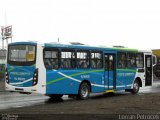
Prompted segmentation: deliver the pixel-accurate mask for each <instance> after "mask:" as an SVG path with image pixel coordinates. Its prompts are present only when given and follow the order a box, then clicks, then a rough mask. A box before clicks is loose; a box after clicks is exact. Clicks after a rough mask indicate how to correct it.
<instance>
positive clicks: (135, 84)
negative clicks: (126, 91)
mask: <svg viewBox="0 0 160 120" xmlns="http://www.w3.org/2000/svg"><path fill="white" fill-rule="evenodd" d="M139 88H140V84H139V81H138V80H135V81H134V84H133V89H132V94H137V93H138V92H139Z"/></svg>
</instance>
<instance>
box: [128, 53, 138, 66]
mask: <svg viewBox="0 0 160 120" xmlns="http://www.w3.org/2000/svg"><path fill="white" fill-rule="evenodd" d="M129 54H134V61H135V62H134V67H129V66H128V55H129ZM136 55H137V54H136V53H135V52H127V55H126V58H127V59H126V64H127V66H126V67H127V69H133V68H137V64H136Z"/></svg>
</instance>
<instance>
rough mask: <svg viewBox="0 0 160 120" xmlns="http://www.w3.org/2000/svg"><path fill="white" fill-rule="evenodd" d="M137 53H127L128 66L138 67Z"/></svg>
mask: <svg viewBox="0 0 160 120" xmlns="http://www.w3.org/2000/svg"><path fill="white" fill-rule="evenodd" d="M135 57H136V56H135V53H127V67H128V68H133V67H136V58H135Z"/></svg>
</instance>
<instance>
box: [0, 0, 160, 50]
mask: <svg viewBox="0 0 160 120" xmlns="http://www.w3.org/2000/svg"><path fill="white" fill-rule="evenodd" d="M159 6H160V1H159V0H0V26H5V25H12V27H13V42H16V41H28V40H30V41H38V42H41V43H44V42H57V40H58V38H59V40H60V42H61V43H68V42H81V43H84V44H88V45H94V46H95V45H96V46H99V45H103V46H115V45H121V46H125V47H129V48H137V49H143V50H144V49H160V44H159V43H160V42H159V41H160V7H159ZM0 44H1V42H0Z"/></svg>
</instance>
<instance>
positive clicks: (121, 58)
mask: <svg viewBox="0 0 160 120" xmlns="http://www.w3.org/2000/svg"><path fill="white" fill-rule="evenodd" d="M118 68H126V53H123V52H120V53H118Z"/></svg>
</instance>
